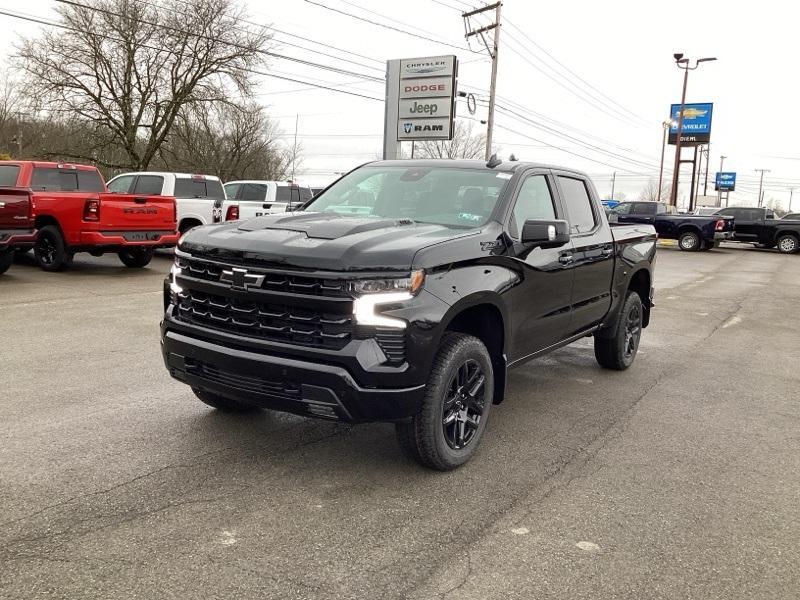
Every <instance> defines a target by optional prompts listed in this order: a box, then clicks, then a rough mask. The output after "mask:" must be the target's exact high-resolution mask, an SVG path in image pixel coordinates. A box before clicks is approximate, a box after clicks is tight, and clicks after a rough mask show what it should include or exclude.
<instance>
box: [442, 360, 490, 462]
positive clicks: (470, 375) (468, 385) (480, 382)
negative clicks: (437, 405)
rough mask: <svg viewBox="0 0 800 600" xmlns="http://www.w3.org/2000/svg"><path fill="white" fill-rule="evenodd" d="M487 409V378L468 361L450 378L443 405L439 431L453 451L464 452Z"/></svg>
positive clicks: (477, 365) (474, 362)
mask: <svg viewBox="0 0 800 600" xmlns="http://www.w3.org/2000/svg"><path fill="white" fill-rule="evenodd" d="M485 406H486V376H485V375H484V374H483V369H481V366H480V365H479V364H478V363H477V361H475V360H472V359H468V360H467V361H466V362H464V363H463V364H462V365H461V366H460V367H459V368H458V370H457V371H456V372H455V373H454V374H453V377H452V378H451V379H450V382H449V383H448V385H447V397H446V398H445V401H444V403H443V404H442V428H443V430H444V439H445V441H446V442H447V445H448V446H450V447H451V448H452V449H453V450H461V449H463V448H466V447H467V446H468V445H469V444H470V443H471V442H472V440H473V439H474V438H475V433H476V432H477V431H478V428H479V427H480V422H481V418H482V417H483V411H484V408H485Z"/></svg>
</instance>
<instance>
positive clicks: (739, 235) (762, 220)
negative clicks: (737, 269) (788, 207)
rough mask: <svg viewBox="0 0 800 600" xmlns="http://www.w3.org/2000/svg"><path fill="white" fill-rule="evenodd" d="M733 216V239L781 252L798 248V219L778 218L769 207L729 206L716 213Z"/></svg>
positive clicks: (790, 251)
mask: <svg viewBox="0 0 800 600" xmlns="http://www.w3.org/2000/svg"><path fill="white" fill-rule="evenodd" d="M716 214H717V215H719V216H726V217H733V218H734V219H735V230H734V234H733V241H735V242H750V243H753V244H755V245H756V246H758V247H759V248H777V249H778V252H782V253H783V254H794V253H795V252H798V251H799V250H800V221H798V220H794V219H786V218H784V219H778V218H777V217H776V216H775V213H774V212H773V211H772V210H771V209H769V208H764V207H761V208H758V207H755V208H748V207H744V206H731V207H728V208H723V209H720V210H719V211H717V213H716Z"/></svg>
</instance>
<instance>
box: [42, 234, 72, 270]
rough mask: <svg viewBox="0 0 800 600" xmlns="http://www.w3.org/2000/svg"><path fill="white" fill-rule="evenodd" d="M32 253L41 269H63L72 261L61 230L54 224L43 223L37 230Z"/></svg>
mask: <svg viewBox="0 0 800 600" xmlns="http://www.w3.org/2000/svg"><path fill="white" fill-rule="evenodd" d="M33 253H34V256H35V257H36V263H37V264H38V265H39V267H41V268H42V270H43V271H48V272H54V271H63V270H64V269H66V268H67V267H69V265H70V264H71V263H72V256H73V255H72V254H70V253H69V251H68V250H67V246H66V244H65V243H64V238H63V237H62V236H61V231H60V230H59V229H58V227H56V226H55V225H45V226H44V227H42V228H41V229H40V230H39V234H38V235H37V236H36V245H35V246H34V247H33Z"/></svg>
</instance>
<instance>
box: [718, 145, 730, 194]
mask: <svg viewBox="0 0 800 600" xmlns="http://www.w3.org/2000/svg"><path fill="white" fill-rule="evenodd" d="M726 158H728V157H727V156H725V155H724V154H720V155H719V172H720V173H722V165H723V163H724V162H725V159H726ZM717 198H719V201H718V202H717V204H719V205H720V206H722V188H721V187H719V181H717ZM725 206H728V197H727V196H726V197H725Z"/></svg>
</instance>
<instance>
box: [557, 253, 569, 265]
mask: <svg viewBox="0 0 800 600" xmlns="http://www.w3.org/2000/svg"><path fill="white" fill-rule="evenodd" d="M558 262H560V263H561V264H562V265H568V264H569V263H571V262H572V254H562V255H561V256H559V257H558Z"/></svg>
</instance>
